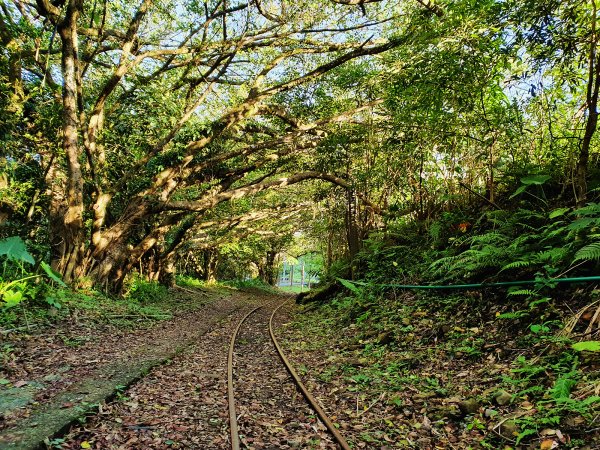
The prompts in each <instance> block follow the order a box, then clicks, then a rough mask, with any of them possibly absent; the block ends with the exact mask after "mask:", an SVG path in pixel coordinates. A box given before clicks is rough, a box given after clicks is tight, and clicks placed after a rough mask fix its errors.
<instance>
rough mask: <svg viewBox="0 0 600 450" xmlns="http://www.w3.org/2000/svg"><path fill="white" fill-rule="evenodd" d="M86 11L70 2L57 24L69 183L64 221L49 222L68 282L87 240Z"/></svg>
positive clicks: (58, 265)
mask: <svg viewBox="0 0 600 450" xmlns="http://www.w3.org/2000/svg"><path fill="white" fill-rule="evenodd" d="M82 8H83V1H82V0H70V1H69V3H68V5H67V8H66V13H65V17H64V18H63V19H62V20H60V22H59V23H58V24H57V29H58V33H59V35H60V38H61V42H62V49H61V50H62V52H61V54H62V61H61V69H62V77H63V93H62V106H63V117H62V120H63V124H62V133H63V150H64V152H65V156H66V168H67V171H66V175H67V177H66V183H65V189H66V192H65V195H64V198H63V200H64V204H63V205H61V206H60V207H57V208H56V209H57V211H56V212H57V213H59V214H60V215H61V216H62V220H59V218H58V217H55V218H54V220H51V221H50V226H51V230H50V234H51V235H52V236H54V237H55V239H56V243H59V242H60V244H59V245H58V246H56V245H55V246H54V247H53V258H52V259H53V261H52V262H53V266H54V268H55V269H56V270H57V271H58V272H60V273H61V274H62V275H63V278H64V280H65V281H67V282H70V281H73V280H74V279H75V278H76V277H77V276H79V275H80V274H79V273H78V269H79V267H80V265H81V261H82V257H83V252H84V246H85V236H84V228H83V210H84V204H83V174H82V171H81V164H80V162H79V160H80V149H79V135H78V127H79V102H80V99H79V91H80V90H79V77H80V74H79V58H78V38H77V20H78V18H79V15H80V13H81V10H82Z"/></svg>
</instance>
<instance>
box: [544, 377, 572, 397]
mask: <svg viewBox="0 0 600 450" xmlns="http://www.w3.org/2000/svg"><path fill="white" fill-rule="evenodd" d="M573 375H574V374H573V373H567V374H564V375H562V376H560V377H559V378H558V379H557V380H556V382H555V383H554V386H553V387H552V389H550V395H552V398H553V399H554V400H563V399H567V398H569V397H570V396H571V390H572V389H573V387H574V386H575V385H576V384H577V381H576V380H574V379H573V378H572V377H573Z"/></svg>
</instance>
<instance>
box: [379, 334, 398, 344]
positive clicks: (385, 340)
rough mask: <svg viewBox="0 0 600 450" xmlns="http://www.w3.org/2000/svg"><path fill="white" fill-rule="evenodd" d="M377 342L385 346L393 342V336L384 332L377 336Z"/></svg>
mask: <svg viewBox="0 0 600 450" xmlns="http://www.w3.org/2000/svg"><path fill="white" fill-rule="evenodd" d="M377 342H379V343H380V344H381V345H387V344H391V343H392V342H394V335H393V334H392V333H391V332H390V331H384V332H383V333H379V335H378V336H377Z"/></svg>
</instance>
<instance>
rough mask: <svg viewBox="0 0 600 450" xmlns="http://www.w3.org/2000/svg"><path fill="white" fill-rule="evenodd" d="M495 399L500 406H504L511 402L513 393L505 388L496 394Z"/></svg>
mask: <svg viewBox="0 0 600 450" xmlns="http://www.w3.org/2000/svg"><path fill="white" fill-rule="evenodd" d="M494 399H495V400H496V403H498V404H499V405H500V406H504V405H508V404H509V403H510V401H511V400H512V395H510V394H509V393H508V392H506V391H505V390H500V391H498V393H497V394H496V395H495V397H494Z"/></svg>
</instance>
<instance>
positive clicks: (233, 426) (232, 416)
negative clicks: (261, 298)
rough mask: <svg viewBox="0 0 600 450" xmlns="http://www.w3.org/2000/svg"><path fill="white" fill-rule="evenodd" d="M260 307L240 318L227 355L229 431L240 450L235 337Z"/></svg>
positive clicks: (233, 446)
mask: <svg viewBox="0 0 600 450" xmlns="http://www.w3.org/2000/svg"><path fill="white" fill-rule="evenodd" d="M260 308H262V306H257V307H256V308H254V309H253V310H252V311H250V312H249V313H248V314H246V315H245V316H244V317H243V318H242V320H240V322H239V323H238V324H237V327H235V330H234V332H233V334H232V335H231V342H230V343H229V354H228V356H227V399H228V403H229V432H230V435H231V448H232V450H240V435H239V429H238V424H237V414H236V413H235V395H234V391H233V349H234V347H235V339H236V338H237V335H238V333H239V331H240V328H241V326H242V324H243V323H244V322H245V321H246V319H247V318H248V317H250V316H251V315H252V314H254V313H255V312H256V311H258V310H259V309H260Z"/></svg>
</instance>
